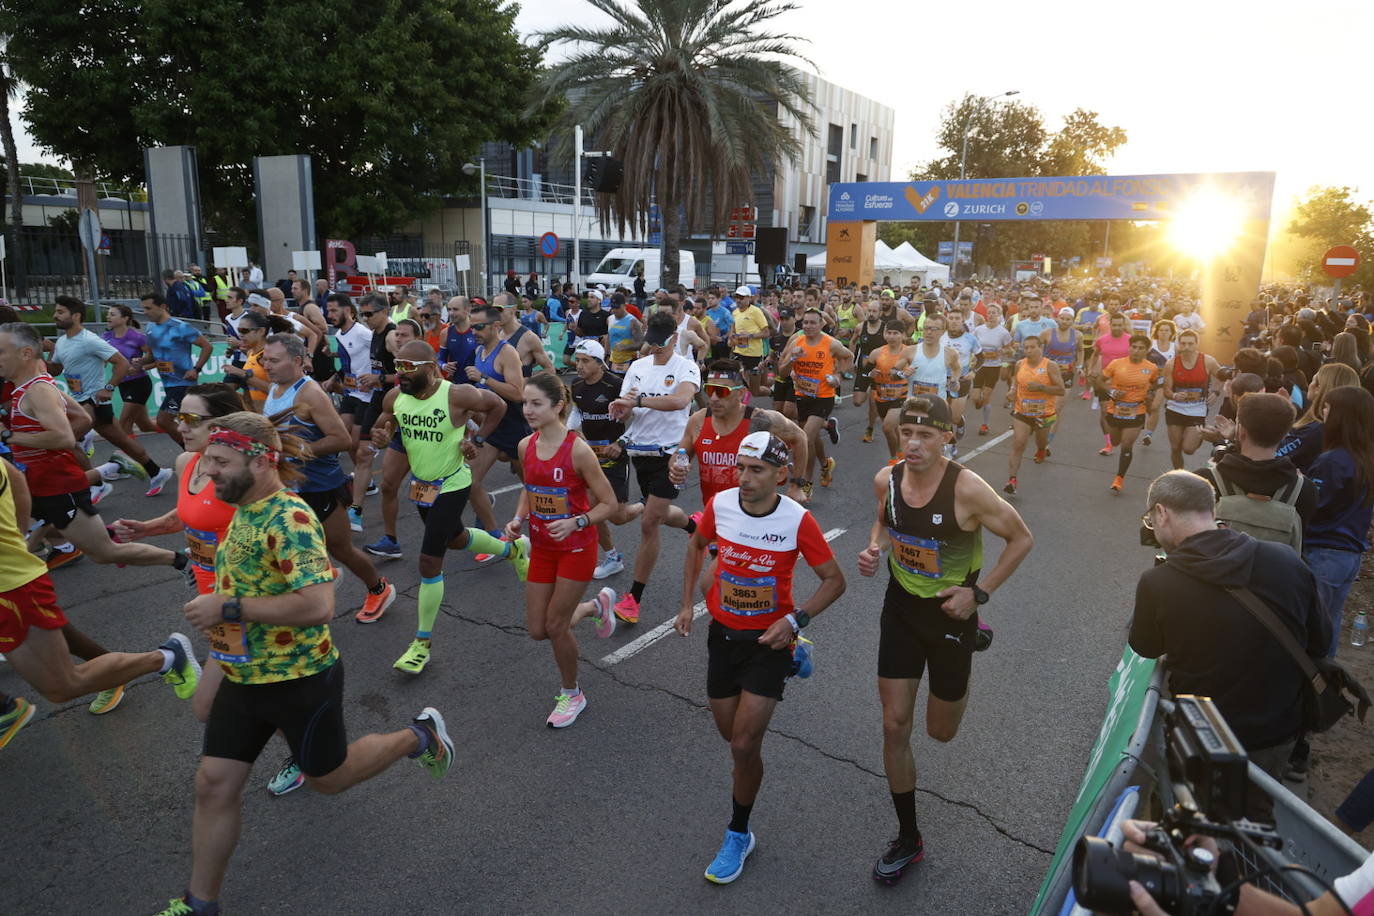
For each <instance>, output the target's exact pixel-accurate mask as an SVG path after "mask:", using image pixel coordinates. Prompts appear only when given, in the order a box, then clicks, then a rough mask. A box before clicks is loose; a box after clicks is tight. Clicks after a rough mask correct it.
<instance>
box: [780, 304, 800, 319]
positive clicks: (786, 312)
mask: <svg viewBox="0 0 1374 916" xmlns="http://www.w3.org/2000/svg"><path fill="white" fill-rule="evenodd" d="M778 317H779V318H795V317H797V310H796V309H794V308H792V307H791V306H790V305H784V306H782V307H781V308H779V309H778Z"/></svg>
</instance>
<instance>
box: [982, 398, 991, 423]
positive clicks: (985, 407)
mask: <svg viewBox="0 0 1374 916" xmlns="http://www.w3.org/2000/svg"><path fill="white" fill-rule="evenodd" d="M991 400H992V398H988V401H989V402H990V401H991ZM991 406H992V405H991V403H988V404H984V405H983V425H984V426H987V425H988V410H989V408H991Z"/></svg>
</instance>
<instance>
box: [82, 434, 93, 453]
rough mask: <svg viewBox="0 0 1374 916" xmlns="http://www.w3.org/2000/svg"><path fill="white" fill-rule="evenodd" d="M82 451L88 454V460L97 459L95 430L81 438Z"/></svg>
mask: <svg viewBox="0 0 1374 916" xmlns="http://www.w3.org/2000/svg"><path fill="white" fill-rule="evenodd" d="M81 451H83V452H85V453H86V457H87V458H94V457H95V430H90V431H89V432H87V433H86V435H84V436H82V437H81Z"/></svg>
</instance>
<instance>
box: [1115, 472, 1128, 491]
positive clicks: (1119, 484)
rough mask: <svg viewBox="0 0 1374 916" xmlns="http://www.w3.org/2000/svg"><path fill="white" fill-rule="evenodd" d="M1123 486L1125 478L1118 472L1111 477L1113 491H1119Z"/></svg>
mask: <svg viewBox="0 0 1374 916" xmlns="http://www.w3.org/2000/svg"><path fill="white" fill-rule="evenodd" d="M1124 486H1126V478H1124V477H1122V476H1121V475H1120V474H1117V475H1116V476H1115V477H1113V478H1112V489H1113V490H1114V491H1116V492H1117V493H1120V492H1121V488H1122V487H1124Z"/></svg>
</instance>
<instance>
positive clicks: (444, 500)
mask: <svg viewBox="0 0 1374 916" xmlns="http://www.w3.org/2000/svg"><path fill="white" fill-rule="evenodd" d="M401 486H402V487H403V488H404V489H403V492H405V493H409V492H410V481H409V480H408V479H407V480H406V481H404V482H403V483H402V484H401ZM469 490H470V488H469V487H463V489H461V490H450V491H449V492H447V493H440V494H439V498H438V499H436V500H435V501H434V505H432V506H421V505H419V504H418V503H417V504H416V506H415V508H416V510H418V511H419V513H420V521H422V522H424V523H425V533H424V537H423V538H422V539H421V541H420V553H422V554H424V555H425V556H427V557H442V556H443V555H444V552H445V551H446V550H448V545H449V541H452V540H453V539H454V538H455V537H457V536H458V532H460V531H462V530H463V527H464V526H463V509H464V508H466V507H467V504H468V491H469Z"/></svg>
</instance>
